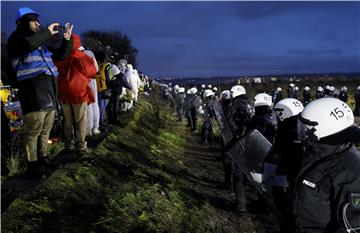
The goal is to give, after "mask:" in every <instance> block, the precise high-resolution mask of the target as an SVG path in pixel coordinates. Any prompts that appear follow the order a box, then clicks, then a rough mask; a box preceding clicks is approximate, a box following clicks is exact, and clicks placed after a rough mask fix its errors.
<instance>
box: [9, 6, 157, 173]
mask: <svg viewBox="0 0 360 233" xmlns="http://www.w3.org/2000/svg"><path fill="white" fill-rule="evenodd" d="M39 16H40V14H39V13H37V12H35V11H34V10H32V9H31V8H28V7H22V8H19V9H18V11H17V15H16V20H15V23H16V30H15V31H14V32H13V33H12V34H11V35H10V37H9V39H8V45H7V53H8V64H9V66H10V69H9V70H8V73H7V74H6V75H7V76H8V78H7V79H8V81H9V84H11V86H10V87H11V88H10V89H11V90H14V89H16V90H17V92H16V96H13V95H12V101H13V102H19V103H20V105H21V115H22V116H23V117H22V118H21V119H22V122H23V126H22V128H23V132H24V138H23V141H24V151H25V154H26V162H27V170H26V173H27V175H28V176H30V177H41V176H42V175H43V168H44V167H53V166H54V165H53V164H52V161H51V160H50V158H49V156H48V140H49V136H50V133H51V132H52V130H54V128H55V127H54V123H56V121H59V122H58V123H59V124H61V128H60V130H61V131H62V132H63V133H62V134H63V139H64V144H65V151H68V152H77V153H78V154H79V155H80V156H82V155H85V154H87V153H89V148H88V147H87V142H86V137H87V136H92V135H98V134H99V133H100V132H101V131H102V130H104V129H105V128H106V127H105V126H106V125H107V124H117V123H119V119H118V117H119V114H120V112H121V111H129V110H131V108H132V107H133V106H134V105H135V104H136V103H137V101H138V94H139V91H145V92H146V91H147V89H149V87H150V82H151V79H150V78H149V77H147V76H146V75H144V74H142V73H139V72H138V71H137V70H136V69H135V68H134V67H133V66H132V65H131V64H128V63H127V60H126V59H120V60H117V61H115V60H111V59H109V58H108V56H106V54H105V52H104V51H98V52H96V53H95V54H94V53H93V52H92V51H91V50H88V49H86V48H84V46H83V45H82V43H81V38H80V36H79V35H77V34H74V33H72V30H73V25H71V24H69V23H67V24H66V25H65V26H60V25H59V23H52V24H50V25H49V26H47V28H41V27H40V20H39ZM62 27H63V28H62ZM59 33H61V34H62V35H60V38H61V44H60V46H58V47H56V48H53V47H51V46H49V43H48V42H49V41H50V40H51V39H52V38H53V37H54V36H56V35H57V36H58V34H59ZM5 99H6V98H5ZM7 102H8V101H7V100H5V101H2V105H4V106H2V111H4V108H3V107H5V105H6V106H7V107H8V106H10V105H11V104H12V103H11V102H10V103H7ZM2 113H3V112H2ZM2 115H3V114H2ZM5 116H6V115H5ZM5 120H6V117H5V118H4V119H3V122H5ZM4 128H8V127H3V128H2V129H3V130H2V131H4V130H5V129H4ZM5 135H6V136H7V137H9V135H10V134H3V136H5ZM6 136H5V137H2V141H3V142H4V143H5V141H6V139H7V138H6Z"/></svg>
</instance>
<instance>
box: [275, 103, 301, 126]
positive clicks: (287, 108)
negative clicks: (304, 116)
mask: <svg viewBox="0 0 360 233" xmlns="http://www.w3.org/2000/svg"><path fill="white" fill-rule="evenodd" d="M274 110H275V111H276V115H277V116H278V118H279V120H280V121H284V120H285V119H287V118H290V117H292V116H296V115H298V114H299V113H301V112H302V111H303V110H304V106H303V104H302V103H301V102H300V101H299V100H297V99H294V98H285V99H282V100H280V101H279V102H277V103H276V104H275V107H274Z"/></svg>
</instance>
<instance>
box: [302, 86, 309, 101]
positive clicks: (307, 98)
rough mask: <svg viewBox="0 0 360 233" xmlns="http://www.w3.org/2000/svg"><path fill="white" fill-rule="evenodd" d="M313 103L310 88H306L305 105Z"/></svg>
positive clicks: (304, 93)
mask: <svg viewBox="0 0 360 233" xmlns="http://www.w3.org/2000/svg"><path fill="white" fill-rule="evenodd" d="M310 101H311V95H310V87H308V86H306V87H304V90H303V104H304V105H307V104H308V103H310Z"/></svg>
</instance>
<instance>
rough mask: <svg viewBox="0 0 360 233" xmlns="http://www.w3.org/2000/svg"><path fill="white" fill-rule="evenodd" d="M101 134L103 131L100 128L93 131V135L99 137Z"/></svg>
mask: <svg viewBox="0 0 360 233" xmlns="http://www.w3.org/2000/svg"><path fill="white" fill-rule="evenodd" d="M100 133H101V131H100V130H99V129H98V128H96V129H93V130H92V134H93V135H99V134H100Z"/></svg>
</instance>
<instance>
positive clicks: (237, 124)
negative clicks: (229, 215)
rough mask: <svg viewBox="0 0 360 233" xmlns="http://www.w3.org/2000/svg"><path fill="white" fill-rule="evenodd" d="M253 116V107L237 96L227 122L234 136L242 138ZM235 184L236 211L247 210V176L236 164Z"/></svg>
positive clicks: (243, 96) (243, 98) (243, 97)
mask: <svg viewBox="0 0 360 233" xmlns="http://www.w3.org/2000/svg"><path fill="white" fill-rule="evenodd" d="M251 114H252V107H251V104H250V102H249V101H248V100H247V99H246V97H245V95H240V96H237V97H235V98H234V99H233V102H232V105H231V107H230V109H229V111H228V113H227V116H226V118H227V120H228V124H229V127H230V129H231V131H232V132H233V135H237V137H238V138H241V137H243V136H244V135H245V133H246V130H247V129H248V126H249V123H250V120H251ZM234 166H235V167H234V173H233V175H234V176H233V182H234V190H235V197H236V209H237V210H238V211H245V210H246V193H245V185H244V179H245V176H244V174H243V172H242V171H241V169H240V167H239V166H238V165H236V163H235V164H234Z"/></svg>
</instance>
